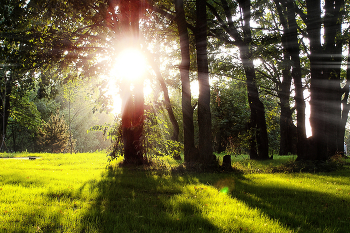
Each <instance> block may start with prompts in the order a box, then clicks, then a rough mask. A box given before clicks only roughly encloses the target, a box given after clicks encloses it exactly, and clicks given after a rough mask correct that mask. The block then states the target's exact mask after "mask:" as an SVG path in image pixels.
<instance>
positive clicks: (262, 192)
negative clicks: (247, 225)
mask: <svg viewBox="0 0 350 233" xmlns="http://www.w3.org/2000/svg"><path fill="white" fill-rule="evenodd" d="M325 174H326V178H327V177H328V178H331V179H332V178H335V177H338V178H339V177H344V176H346V175H345V174H347V175H349V171H348V172H344V174H343V173H340V174H339V173H338V172H337V175H334V176H332V175H331V174H327V173H325ZM197 177H198V178H199V180H200V182H202V183H206V182H208V180H210V181H209V182H220V181H219V180H217V181H213V180H212V179H211V178H210V177H202V176H197ZM231 178H232V179H233V182H234V189H233V190H232V191H231V192H230V195H231V197H232V198H236V199H237V200H238V201H241V202H243V203H245V204H246V205H248V206H249V207H250V208H252V209H259V210H260V211H261V212H262V213H264V214H266V215H267V216H268V217H269V218H270V219H273V220H276V221H278V222H280V223H281V224H282V225H284V226H286V227H288V228H289V229H291V230H293V231H295V232H350V225H349V222H350V212H349V210H350V198H346V199H345V198H341V197H339V196H337V194H334V195H332V194H329V193H326V192H317V191H311V190H309V189H307V188H305V189H304V188H295V187H292V186H291V187H285V186H278V184H276V183H274V184H268V183H266V185H261V184H259V183H258V181H259V180H256V181H254V180H249V179H241V178H239V177H237V176H231ZM315 185H317V184H315ZM340 191H341V190H340ZM349 194H350V193H349Z"/></svg>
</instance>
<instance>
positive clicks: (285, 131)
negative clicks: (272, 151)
mask: <svg viewBox="0 0 350 233" xmlns="http://www.w3.org/2000/svg"><path fill="white" fill-rule="evenodd" d="M274 2H275V5H276V9H277V12H278V15H279V18H280V22H281V24H282V26H283V37H282V45H283V47H284V56H285V64H289V63H291V64H292V65H291V67H290V66H289V65H287V67H285V68H284V70H283V81H282V84H281V92H282V93H281V96H280V99H281V124H280V129H281V141H280V154H288V153H292V154H295V153H297V154H298V156H299V157H301V156H302V155H303V152H304V150H305V140H306V130H305V101H304V96H303V87H302V77H301V67H300V57H299V51H300V49H299V43H298V37H297V35H298V33H297V23H296V20H295V6H294V3H293V1H292V0H288V1H283V2H282V1H280V0H274ZM290 70H292V71H291V72H290ZM290 75H291V77H292V78H293V79H294V86H295V106H296V107H295V108H296V110H297V130H296V137H295V132H294V131H295V130H294V124H293V122H292V111H291V108H290V105H289V97H290V86H291V77H290ZM295 141H296V144H297V146H296V150H295V147H294V144H295V143H294V142H295Z"/></svg>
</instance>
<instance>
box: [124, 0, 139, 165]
mask: <svg viewBox="0 0 350 233" xmlns="http://www.w3.org/2000/svg"><path fill="white" fill-rule="evenodd" d="M140 11H141V3H140V1H137V0H122V1H120V15H121V18H120V21H121V28H122V30H123V33H124V35H125V36H126V37H127V40H128V42H127V43H128V44H127V45H126V46H130V47H133V48H138V47H139V40H138V38H139V14H140ZM135 65H137V64H135ZM124 82H125V84H124V85H125V86H124V88H123V89H124V90H123V92H124V93H123V105H124V107H123V110H122V111H123V112H122V134H123V142H124V163H125V164H129V165H141V164H143V163H144V158H143V148H142V144H143V143H142V131H143V124H144V96H143V79H142V78H141V79H140V80H138V81H137V83H133V86H134V90H133V91H131V90H130V85H131V84H130V83H128V81H127V80H124Z"/></svg>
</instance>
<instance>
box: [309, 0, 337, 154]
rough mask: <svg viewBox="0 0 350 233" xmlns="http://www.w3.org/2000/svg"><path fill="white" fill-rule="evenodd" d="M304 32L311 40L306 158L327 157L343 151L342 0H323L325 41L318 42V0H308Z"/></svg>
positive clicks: (320, 24) (319, 19) (319, 21)
mask: <svg viewBox="0 0 350 233" xmlns="http://www.w3.org/2000/svg"><path fill="white" fill-rule="evenodd" d="M306 3H307V12H308V14H307V20H306V25H307V32H308V36H309V40H310V51H311V54H310V67H311V86H310V91H311V100H310V106H311V116H310V124H311V127H312V135H313V136H312V139H311V141H310V151H309V153H308V155H307V156H305V159H311V160H315V159H317V160H326V159H329V158H330V157H331V156H333V155H335V154H336V153H337V152H339V151H343V142H344V141H343V140H344V138H341V137H342V136H341V129H340V127H341V124H340V122H341V95H342V92H341V88H340V67H341V55H342V54H341V46H342V44H341V42H340V40H338V41H337V36H339V35H340V34H341V23H342V19H341V12H340V9H341V6H342V5H343V4H344V1H342V0H338V1H326V2H325V3H326V4H325V17H324V32H325V33H324V38H325V40H324V44H323V45H322V43H321V29H322V18H321V4H320V0H308V1H306Z"/></svg>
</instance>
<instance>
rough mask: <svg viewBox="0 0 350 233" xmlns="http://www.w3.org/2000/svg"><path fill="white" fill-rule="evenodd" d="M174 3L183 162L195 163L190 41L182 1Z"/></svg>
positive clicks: (178, 0)
mask: <svg viewBox="0 0 350 233" xmlns="http://www.w3.org/2000/svg"><path fill="white" fill-rule="evenodd" d="M174 3H175V11H176V23H177V27H178V32H179V37H180V49H181V64H180V75H181V85H182V114H183V130H184V160H185V162H195V161H196V160H197V154H198V152H197V149H196V148H195V144H194V125H193V108H192V105H191V86H190V79H189V70H190V41H189V36H188V31H187V22H186V16H185V11H184V5H183V0H174Z"/></svg>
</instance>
